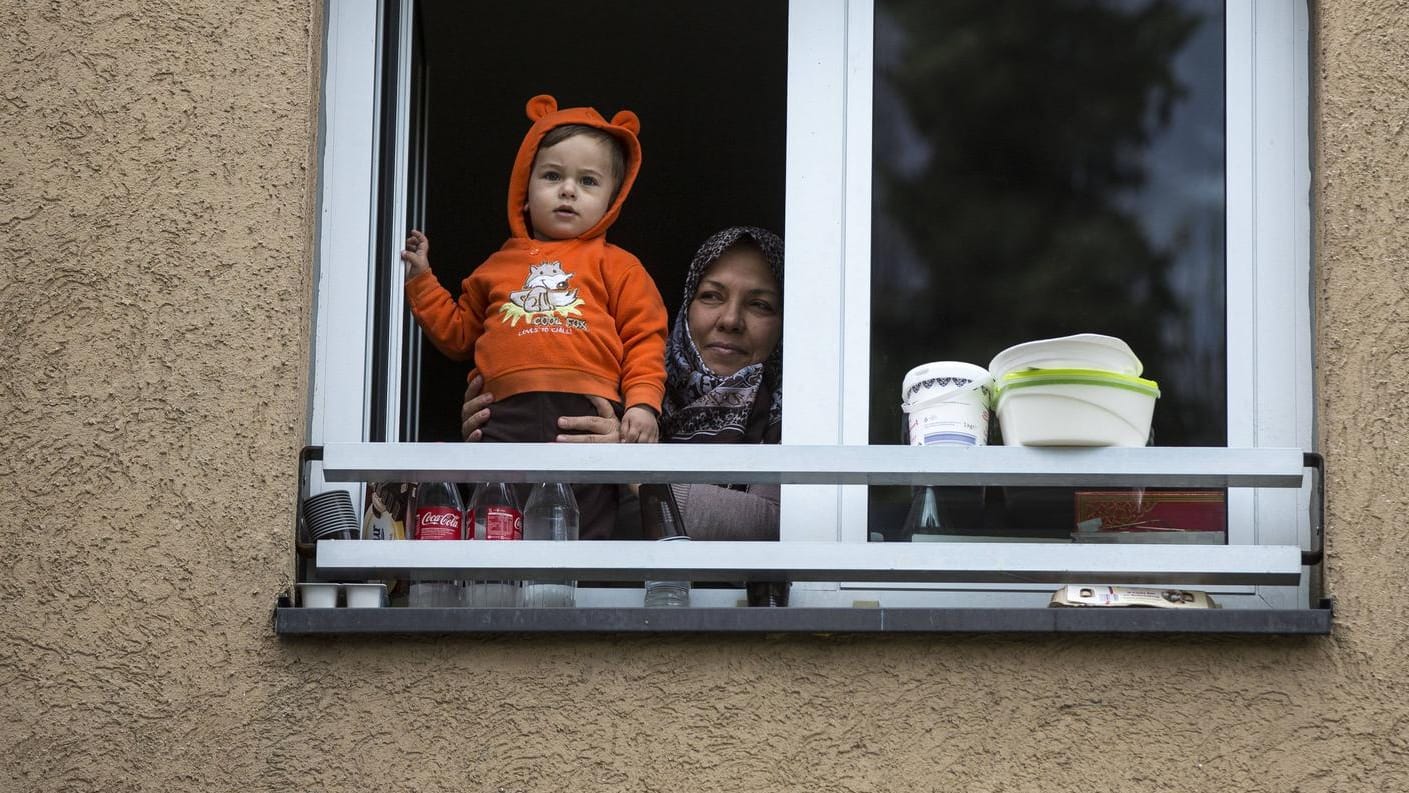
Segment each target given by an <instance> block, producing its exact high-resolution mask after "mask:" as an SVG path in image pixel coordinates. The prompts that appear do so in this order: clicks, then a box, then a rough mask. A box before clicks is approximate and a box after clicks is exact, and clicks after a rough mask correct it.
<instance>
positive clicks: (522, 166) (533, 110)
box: [509, 94, 641, 239]
mask: <svg viewBox="0 0 1409 793" xmlns="http://www.w3.org/2000/svg"><path fill="white" fill-rule="evenodd" d="M525 110H526V111H527V113H528V118H529V120H530V121H532V122H533V126H532V127H530V128H529V130H528V134H527V135H525V136H524V139H523V144H522V145H520V146H519V154H518V156H517V157H515V158H514V171H513V174H512V175H511V176H510V177H509V230H510V231H511V232H512V233H513V236H515V237H525V238H526V237H531V236H532V234H530V233H529V229H528V210H527V209H526V208H525V205H526V204H527V201H528V179H529V176H530V174H531V173H532V171H533V158H534V157H535V156H536V155H537V154H538V143H539V141H541V140H543V136H544V135H547V134H548V131H549V130H551V129H553V128H554V127H561V126H563V125H565V124H585V125H587V126H589V127H595V128H597V129H600V130H602V131H603V132H606V133H607V134H609V135H611V136H612V137H614V138H616V139H617V140H618V141H620V142H621V145H622V147H623V148H624V149H625V150H626V169H625V172H624V173H623V174H622V175H621V187H619V188H618V189H617V191H616V200H614V201H612V205H611V206H610V207H608V208H607V212H606V214H605V215H602V219H601V220H599V221H597V224H596V225H594V226H593V227H592V228H590V229H588V230H586V231H584V232H583V233H582V234H581V235H579V237H578V239H590V238H592V237H598V236H601V235H602V234H603V233H605V232H606V230H607V228H608V227H610V226H611V225H612V223H614V222H616V217H617V215H618V214H619V213H620V212H621V205H622V204H623V203H625V201H626V195H627V194H628V193H630V192H631V185H632V184H633V183H635V181H636V174H637V172H639V171H640V170H641V143H640V142H639V141H638V140H637V139H636V135H637V133H639V132H640V131H641V122H640V120H638V119H637V118H636V114H635V113H632V112H631V111H630V110H623V111H621V112H619V113H617V114H616V115H615V116H612V120H611V121H610V122H608V121H607V120H605V119H603V118H602V116H601V115H600V114H599V113H597V111H596V110H593V109H592V108H590V107H570V108H566V109H564V110H559V109H558V100H556V99H554V98H553V97H551V96H548V95H547V94H539V95H538V96H535V97H534V98H532V99H530V100H528V106H527V107H526V108H525Z"/></svg>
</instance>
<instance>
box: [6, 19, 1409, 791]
mask: <svg viewBox="0 0 1409 793" xmlns="http://www.w3.org/2000/svg"><path fill="white" fill-rule="evenodd" d="M1406 10H1409V9H1406V7H1405V4H1404V3H1393V2H1372V0H1361V1H1360V2H1350V1H1349V0H1345V1H1344V2H1340V1H1338V2H1336V3H1324V4H1323V5H1322V7H1320V8H1318V9H1317V12H1316V13H1315V14H1314V17H1313V59H1314V70H1313V83H1314V86H1315V96H1314V97H1313V116H1314V122H1313V123H1314V133H1315V135H1316V137H1317V144H1316V152H1315V155H1314V156H1315V168H1316V176H1315V178H1314V191H1315V201H1316V213H1315V227H1316V235H1317V237H1316V242H1315V248H1314V249H1315V252H1316V261H1317V274H1316V280H1315V285H1316V293H1315V296H1314V300H1315V309H1316V312H1317V315H1318V319H1317V326H1316V345H1317V347H1316V356H1317V363H1318V366H1319V374H1318V382H1317V386H1318V400H1319V402H1318V406H1319V410H1320V426H1321V430H1320V437H1321V443H1322V444H1323V449H1324V450H1325V452H1326V453H1327V456H1328V459H1329V466H1330V471H1331V480H1330V490H1329V496H1330V502H1329V508H1330V527H1329V535H1330V564H1329V587H1330V590H1331V591H1332V592H1333V593H1334V594H1335V595H1336V596H1337V598H1338V623H1337V625H1336V630H1335V634H1334V635H1333V636H1332V637H1330V638H1317V639H1276V638H1274V639H1213V638H1167V639H1112V638H1100V637H1071V638H1063V639H1015V638H995V637H967V638H953V637H936V638H890V639H886V638H881V639H876V638H841V637H838V638H825V637H818V638H786V639H778V638H766V637H757V638H717V637H678V638H669V639H654V638H609V637H604V638H595V639H586V640H582V639H556V638H500V639H490V640H483V639H465V638H456V639H446V640H429V639H424V640H327V641H314V640H297V641H281V640H278V639H277V638H276V637H275V636H274V635H273V634H272V631H271V628H270V615H271V607H272V605H273V602H274V598H275V596H276V595H277V594H278V593H279V592H280V591H281V590H282V589H283V588H284V587H285V586H286V585H287V584H288V582H289V572H288V567H289V565H288V559H289V555H290V548H289V538H288V533H289V532H288V527H289V525H290V521H291V515H292V508H293V505H292V498H293V490H294V479H293V477H294V471H293V465H292V460H293V457H294V454H295V452H296V450H297V448H298V446H299V444H300V440H301V438H302V434H303V426H304V421H305V402H306V391H307V387H306V381H307V374H306V372H307V357H308V352H307V350H308V344H309V334H308V327H309V321H310V317H309V308H308V307H309V305H310V301H309V284H310V277H311V266H310V264H309V262H310V261H311V251H312V240H313V232H314V224H315V218H314V216H313V213H312V210H311V207H312V205H313V195H314V192H315V184H316V183H315V181H314V175H313V166H314V164H315V163H316V157H315V149H314V140H313V138H314V135H315V131H316V123H315V119H316V107H315V105H316V101H317V86H318V79H319V78H318V75H317V68H318V47H319V39H320V30H321V18H320V17H321V8H320V7H319V5H318V4H316V3H309V2H304V3H275V2H270V0H251V1H250V2H242V3H220V2H210V1H208V0H207V1H206V2H198V1H195V0H193V1H191V2H181V3H144V2H137V0H109V1H108V2H86V3H81V2H61V1H56V2H46V3H39V2H16V1H15V0H2V1H0V64H2V65H3V70H0V112H3V114H4V115H3V118H4V126H3V130H4V131H3V133H0V158H3V159H0V245H3V249H4V250H3V260H4V261H3V268H0V327H3V329H4V344H5V349H6V350H7V352H8V361H7V364H6V366H5V368H4V370H3V380H0V382H3V391H2V392H0V393H3V398H4V402H3V407H4V408H5V410H4V415H5V418H6V430H5V432H4V435H3V438H4V446H3V454H0V472H3V480H4V482H5V483H6V486H5V487H3V488H0V516H3V517H0V570H3V571H4V573H5V574H4V575H3V577H0V594H3V598H4V603H5V607H4V615H3V617H0V687H3V696H0V790H4V791H74V790H80V791H81V790H101V791H115V790H202V791H279V790H328V791H341V790H347V791H354V790H355V791H361V790H374V789H386V790H412V789H415V790H450V789H454V790H478V791H496V792H498V791H539V790H587V791H594V790H613V791H616V790H633V791H636V790H664V789H679V790H721V791H725V790H741V789H742V790H798V789H809V790H821V791H883V790H906V789H918V790H965V791H1011V790H1038V789H1041V790H1047V791H1056V790H1070V791H1077V790H1097V791H1103V790H1151V791H1189V790H1219V791H1223V790H1240V791H1260V790H1269V791H1270V790H1279V791H1280V790H1297V791H1307V792H1309V791H1360V790H1375V789H1379V790H1402V789H1409V763H1407V762H1406V760H1407V759H1409V758H1406V754H1409V704H1406V697H1405V695H1404V693H1403V692H1404V689H1405V685H1406V683H1407V682H1409V679H1407V678H1409V674H1407V673H1409V653H1406V652H1405V649H1406V648H1405V642H1406V639H1405V638H1404V635H1405V631H1406V624H1409V600H1407V599H1406V597H1405V584H1404V583H1403V582H1404V580H1405V576H1404V574H1403V571H1404V570H1406V569H1409V540H1406V531H1405V528H1404V525H1403V520H1402V516H1403V514H1404V513H1405V511H1406V501H1409V498H1406V493H1405V488H1404V486H1403V484H1402V483H1403V482H1404V481H1405V480H1406V475H1407V474H1409V447H1406V446H1405V445H1404V444H1403V443H1402V442H1401V438H1403V437H1405V436H1406V435H1409V426H1406V423H1409V411H1407V410H1406V401H1409V397H1406V394H1407V393H1409V365H1407V364H1409V361H1407V360H1406V352H1405V350H1406V348H1407V347H1409V344H1406V336H1409V333H1406V328H1407V327H1409V325H1407V324H1406V319H1407V315H1409V301H1406V293H1405V289H1406V288H1405V285H1404V284H1405V275H1406V243H1409V232H1406V220H1409V218H1406V217H1405V215H1406V214H1407V213H1409V203H1406V200H1405V196H1406V195H1409V164H1406V163H1409V152H1406V150H1405V149H1406V147H1409V134H1406V132H1405V121H1404V119H1406V118H1409V92H1406V88H1405V86H1406V84H1409V62H1406V61H1409V48H1406V47H1405V45H1404V42H1405V41H1407V40H1409V29H1406V28H1409V13H1406Z"/></svg>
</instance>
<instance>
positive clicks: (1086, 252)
mask: <svg viewBox="0 0 1409 793" xmlns="http://www.w3.org/2000/svg"><path fill="white" fill-rule="evenodd" d="M1223 11H1224V9H1223V3H1222V2H1216V1H1214V0H1177V1H1167V0H1052V1H1051V2H1042V3H1030V2H1023V1H1021V0H1001V1H994V0H946V1H945V2H933V1H932V0H877V3H876V15H875V85H874V154H873V167H874V172H873V173H874V184H873V210H872V212H873V215H872V272H871V285H872V286H871V288H872V293H871V294H872V303H871V317H872V330H871V334H872V335H871V338H872V345H871V428H870V440H871V442H872V443H877V444H886V443H901V442H904V439H903V415H902V413H901V411H900V398H901V395H900V385H901V381H902V379H903V378H904V376H905V374H906V372H907V371H909V370H910V369H911V368H913V367H915V366H918V365H920V364H922V363H926V362H929V361H935V360H955V361H968V362H971V363H975V364H978V365H980V366H987V365H988V362H989V361H990V360H991V359H992V357H993V356H994V355H995V354H997V353H998V352H1000V351H1001V350H1003V349H1004V348H1006V347H1009V346H1011V345H1013V344H1017V343H1020V342H1024V341H1030V340H1033V339H1041V338H1049V337H1054V336H1063V335H1068V334H1072V333H1080V332H1095V333H1105V334H1109V335H1112V336H1118V337H1120V338H1122V339H1124V340H1126V341H1127V342H1128V343H1129V344H1130V346H1131V347H1132V348H1133V349H1134V351H1135V352H1136V354H1137V355H1138V356H1139V357H1140V358H1141V360H1142V361H1143V363H1144V366H1145V375H1146V376H1147V377H1149V378H1150V379H1153V380H1156V381H1158V382H1159V384H1160V387H1161V392H1162V394H1161V398H1160V399H1159V401H1158V403H1157V405H1156V409H1155V416H1154V423H1153V431H1152V435H1153V442H1154V443H1156V444H1159V445H1165V446H1183V445H1215V446H1216V445H1224V444H1225V443H1226V438H1227V427H1226V424H1227V400H1226V388H1227V377H1226V371H1225V369H1226V361H1227V356H1226V322H1225V284H1226V277H1225V244H1224V239H1225V209H1224V184H1225V164H1224V159H1225V145H1224V38H1225V36H1224V13H1223ZM994 423H995V425H996V420H995V422H994ZM994 429H995V434H994V435H993V437H992V440H993V441H994V442H997V440H998V438H997V435H996V426H995V428H994ZM947 495H949V496H952V497H953V498H955V499H957V500H958V501H960V502H962V503H963V504H965V505H966V508H967V509H968V512H967V513H964V514H965V517H964V518H962V520H963V521H964V522H966V523H970V524H975V525H977V526H979V527H987V528H989V529H992V528H994V527H1000V528H1002V527H1007V528H1016V529H1022V530H1024V531H1027V530H1045V531H1048V532H1049V533H1051V534H1053V535H1054V537H1060V536H1063V535H1065V534H1066V533H1069V532H1070V531H1072V529H1073V528H1074V526H1073V517H1074V515H1073V505H1072V494H1071V492H1070V491H1065V492H1064V493H1018V492H1012V491H1010V492H1008V493H1005V494H994V493H984V492H982V491H974V492H960V491H954V492H952V493H948V494H947ZM909 503H910V493H909V491H907V490H903V489H898V490H884V489H874V490H873V491H872V498H871V520H870V530H871V531H872V532H881V533H882V534H885V535H886V536H887V538H888V539H898V537H897V536H896V535H897V533H898V527H899V525H900V523H901V520H902V518H903V516H904V514H905V511H906V509H907V506H908V505H909Z"/></svg>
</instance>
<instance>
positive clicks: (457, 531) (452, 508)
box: [407, 482, 465, 608]
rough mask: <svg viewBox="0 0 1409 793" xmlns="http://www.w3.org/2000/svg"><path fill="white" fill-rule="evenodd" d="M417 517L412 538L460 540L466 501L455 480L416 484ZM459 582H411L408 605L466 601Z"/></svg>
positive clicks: (439, 605)
mask: <svg viewBox="0 0 1409 793" xmlns="http://www.w3.org/2000/svg"><path fill="white" fill-rule="evenodd" d="M415 502H416V508H415V512H414V513H412V514H414V515H415V520H414V521H413V522H412V524H411V525H412V530H411V539H413V540H422V541H437V540H459V539H463V538H464V536H465V504H464V502H463V501H461V500H460V490H459V488H457V487H456V486H455V483H454V482H422V483H420V484H419V485H417V486H416V495H415ZM462 589H463V587H461V586H460V582H459V581H414V580H413V581H412V582H411V586H410V590H409V592H408V593H407V605H409V606H412V607H417V608H446V607H454V606H460V605H462V604H463V602H464V595H463V592H462Z"/></svg>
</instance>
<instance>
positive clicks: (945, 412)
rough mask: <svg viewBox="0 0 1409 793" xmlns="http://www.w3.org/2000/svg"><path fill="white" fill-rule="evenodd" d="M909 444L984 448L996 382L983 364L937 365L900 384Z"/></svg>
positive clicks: (912, 372)
mask: <svg viewBox="0 0 1409 793" xmlns="http://www.w3.org/2000/svg"><path fill="white" fill-rule="evenodd" d="M900 392H901V401H900V409H901V410H902V411H904V412H905V416H906V424H907V426H908V428H909V434H910V445H911V446H941V445H942V446H986V445H988V421H989V416H990V415H991V414H990V407H991V405H992V402H993V378H992V377H990V376H989V375H988V370H987V369H984V368H983V367H982V366H975V365H973V364H971V363H963V362H960V361H933V362H931V363H927V364H923V365H921V366H917V367H915V368H914V369H911V370H910V371H909V373H907V374H906V375H905V379H904V381H903V382H902V384H901V389H900Z"/></svg>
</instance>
